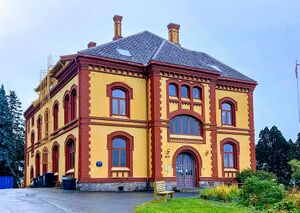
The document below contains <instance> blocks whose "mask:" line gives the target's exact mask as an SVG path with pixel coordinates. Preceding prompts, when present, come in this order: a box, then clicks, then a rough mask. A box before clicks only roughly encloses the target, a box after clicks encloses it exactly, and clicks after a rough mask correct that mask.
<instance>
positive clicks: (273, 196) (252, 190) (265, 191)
mask: <svg viewBox="0 0 300 213" xmlns="http://www.w3.org/2000/svg"><path fill="white" fill-rule="evenodd" d="M285 194H286V192H285V189H284V186H283V185H279V184H278V183H277V182H276V181H270V180H262V179H260V178H259V177H255V176H254V177H249V178H247V179H246V181H245V183H244V186H243V188H242V190H241V193H240V198H241V202H242V203H243V204H244V205H246V206H254V207H255V208H257V209H262V208H269V207H270V205H272V204H275V203H278V202H280V201H281V200H282V199H283V198H284V196H285Z"/></svg>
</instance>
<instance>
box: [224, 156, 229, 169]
mask: <svg viewBox="0 0 300 213" xmlns="http://www.w3.org/2000/svg"><path fill="white" fill-rule="evenodd" d="M224 167H225V168H228V154H224Z"/></svg>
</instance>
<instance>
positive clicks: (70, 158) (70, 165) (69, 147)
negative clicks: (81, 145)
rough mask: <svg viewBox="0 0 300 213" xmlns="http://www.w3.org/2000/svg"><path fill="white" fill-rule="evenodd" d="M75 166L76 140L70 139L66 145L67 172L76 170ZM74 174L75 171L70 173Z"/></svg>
mask: <svg viewBox="0 0 300 213" xmlns="http://www.w3.org/2000/svg"><path fill="white" fill-rule="evenodd" d="M74 165H75V145H74V140H73V139H72V138H70V139H69V140H68V142H67V144H66V172H68V171H69V170H71V169H74ZM70 173H74V171H70Z"/></svg>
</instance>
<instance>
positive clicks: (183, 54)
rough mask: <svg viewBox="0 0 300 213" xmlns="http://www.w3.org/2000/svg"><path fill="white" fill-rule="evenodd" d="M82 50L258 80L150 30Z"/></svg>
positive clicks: (109, 56)
mask: <svg viewBox="0 0 300 213" xmlns="http://www.w3.org/2000/svg"><path fill="white" fill-rule="evenodd" d="M118 49H121V50H125V51H129V53H130V55H131V56H129V55H126V54H121V53H120V51H118ZM78 53H79V54H84V55H91V56H101V57H107V58H112V59H117V60H123V61H128V62H134V63H139V64H143V65H145V66H146V65H147V64H148V63H149V62H150V61H159V62H165V63H169V64H175V65H182V66H187V67H192V68H198V69H202V70H207V71H211V72H213V73H216V72H219V73H220V75H221V76H223V77H226V78H232V79H238V80H244V81H251V82H255V81H254V80H252V79H251V78H249V77H247V76H245V75H243V74H242V73H240V72H238V71H236V70H235V69H233V68H231V67H229V66H227V65H225V64H223V63H222V62H220V61H218V60H217V59H215V58H213V57H211V56H210V55H208V54H206V53H203V52H197V51H192V50H188V49H186V48H183V47H181V46H180V45H177V44H174V43H172V42H170V41H168V40H166V39H163V38H161V37H160V36H157V35H155V34H153V33H151V32H148V31H143V32H141V33H137V34H134V35H131V36H128V37H125V38H122V39H118V40H115V41H112V42H109V43H106V44H102V45H99V46H96V47H92V48H89V49H85V50H82V51H79V52H78Z"/></svg>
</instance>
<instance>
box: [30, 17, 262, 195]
mask: <svg viewBox="0 0 300 213" xmlns="http://www.w3.org/2000/svg"><path fill="white" fill-rule="evenodd" d="M113 20H114V23H115V35H114V38H113V41H112V42H109V43H106V44H103V45H99V46H97V45H96V43H95V42H90V43H89V44H88V49H86V50H82V51H79V52H78V53H77V54H74V55H67V56H62V57H61V58H60V60H59V61H58V62H57V64H56V65H55V66H54V67H53V68H51V69H50V70H49V72H48V74H47V76H46V77H45V78H44V79H43V81H42V82H41V83H40V84H39V86H38V87H37V88H36V90H37V91H38V92H39V93H40V98H39V99H38V100H36V101H34V102H33V104H32V105H31V106H30V107H29V108H28V109H27V110H26V112H25V117H26V145H25V146H26V147H25V150H26V158H25V164H26V165H25V180H26V181H25V182H26V185H29V184H30V181H31V179H32V178H34V177H35V176H38V175H41V174H43V173H45V172H53V173H55V177H56V180H57V181H61V178H62V176H63V175H71V176H73V177H75V178H77V180H78V188H79V189H81V190H128V191H131V190H142V189H146V188H147V187H149V186H151V183H152V182H153V181H157V180H164V181H165V182H166V186H167V187H168V188H174V187H176V188H179V189H181V188H191V187H199V186H208V185H213V184H218V183H220V182H232V181H235V176H236V174H237V173H238V172H239V171H241V170H243V169H246V168H252V169H255V164H256V162H255V142H254V120H253V91H254V88H255V86H256V82H255V81H254V80H252V79H250V78H248V77H246V76H245V75H243V74H241V73H240V72H238V71H236V70H234V69H232V68H231V67H229V66H227V65H225V64H223V63H222V62H220V61H218V60H216V59H215V58H213V57H211V56H209V55H207V54H205V53H202V52H197V51H192V50H188V49H185V48H183V47H182V46H181V45H180V44H179V28H180V27H179V25H177V24H169V25H168V33H169V40H165V39H163V38H161V37H159V36H157V35H155V34H152V33H150V32H148V31H144V32H141V33H138V34H134V35H131V36H128V37H125V38H123V37H122V35H121V21H122V17H121V16H115V17H114V19H113Z"/></svg>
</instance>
